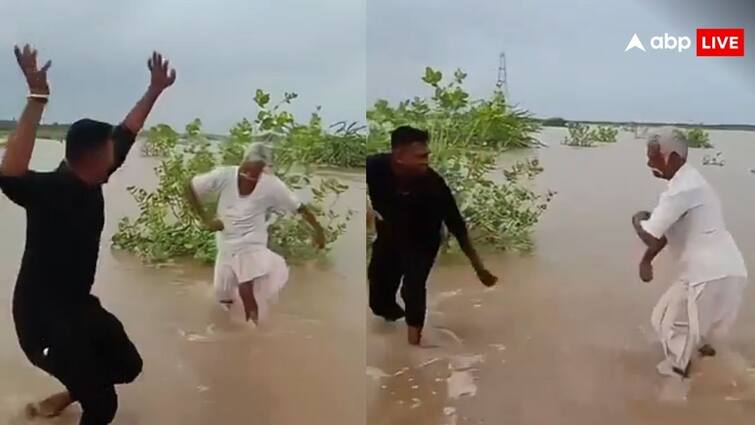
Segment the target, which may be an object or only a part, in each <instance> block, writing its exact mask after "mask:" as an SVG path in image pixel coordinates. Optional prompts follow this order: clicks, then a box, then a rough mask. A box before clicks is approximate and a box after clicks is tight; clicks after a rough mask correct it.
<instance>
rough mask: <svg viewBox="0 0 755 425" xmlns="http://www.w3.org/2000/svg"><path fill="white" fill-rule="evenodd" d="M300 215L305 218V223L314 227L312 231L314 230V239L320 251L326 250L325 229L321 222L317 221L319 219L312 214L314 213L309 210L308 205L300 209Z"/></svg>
mask: <svg viewBox="0 0 755 425" xmlns="http://www.w3.org/2000/svg"><path fill="white" fill-rule="evenodd" d="M299 214H301V215H302V217H304V221H306V222H307V223H309V225H310V226H312V229H314V231H315V235H314V237H315V243H316V244H317V247H318V248H320V249H323V248H325V229H323V228H322V226H321V225H320V222H318V221H317V217H315V215H314V214H312V211H311V210H310V209H309V208H307V206H306V205H302V206H301V207H299Z"/></svg>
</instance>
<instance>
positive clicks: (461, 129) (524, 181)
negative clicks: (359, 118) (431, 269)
mask: <svg viewBox="0 0 755 425" xmlns="http://www.w3.org/2000/svg"><path fill="white" fill-rule="evenodd" d="M465 77H466V74H464V73H462V72H461V71H457V72H456V74H455V75H454V81H453V82H452V83H451V84H447V85H442V84H441V80H442V75H441V74H440V72H438V71H434V70H432V69H430V68H428V69H427V70H426V73H425V77H424V78H423V80H424V81H425V82H426V83H427V84H429V85H431V86H432V87H433V88H434V91H433V96H432V97H431V98H430V99H424V98H419V97H415V98H414V99H412V100H405V101H403V102H400V103H399V104H398V106H396V107H393V106H391V105H390V104H389V103H388V102H387V101H385V100H379V101H377V102H376V103H375V105H374V106H373V107H372V108H370V110H369V111H368V113H367V119H368V124H369V127H370V131H369V136H368V151H369V152H370V153H375V152H380V151H384V150H387V149H389V145H390V143H389V140H390V136H389V135H390V131H391V130H392V129H394V128H395V127H397V126H400V125H412V126H415V127H419V128H423V129H427V130H428V131H429V132H430V149H431V151H432V165H433V168H434V169H435V170H436V171H437V172H438V173H439V174H441V175H442V176H443V177H444V178H445V179H446V181H447V183H448V185H449V186H450V187H451V189H452V191H453V192H454V195H455V197H456V200H457V202H458V204H459V208H460V210H461V212H462V215H463V216H464V217H465V218H466V220H467V223H468V226H469V229H470V235H471V237H472V239H473V240H475V241H476V242H479V243H480V244H482V245H484V246H488V247H491V248H494V249H500V250H504V249H512V250H515V251H520V252H527V251H529V250H531V249H532V247H533V244H532V231H533V230H534V226H535V225H536V224H537V222H538V221H539V218H540V216H541V214H542V213H543V211H544V210H545V209H546V207H547V204H548V202H549V201H550V198H551V196H552V193H548V194H547V195H544V196H543V195H539V194H536V193H535V192H533V191H532V190H531V189H530V188H529V187H528V186H529V183H530V182H531V180H532V179H534V177H535V176H536V175H537V174H539V173H540V172H541V171H542V168H541V167H540V165H539V164H538V162H537V161H536V160H530V161H524V162H520V163H517V164H515V165H514V166H512V167H511V168H510V169H509V170H505V171H504V172H503V175H500V176H498V177H496V176H494V175H493V173H494V172H495V171H496V170H498V167H497V163H496V160H497V158H498V155H499V153H500V151H501V150H502V149H513V148H521V147H528V146H531V145H532V144H533V143H534V141H535V138H534V135H535V133H536V131H537V130H538V129H539V127H538V125H537V124H536V123H535V122H534V120H533V119H532V118H530V116H529V114H528V113H527V112H525V111H514V110H512V109H511V108H510V107H509V106H508V105H507V104H506V103H505V100H504V98H503V95H502V94H501V93H500V92H498V91H497V92H495V93H494V94H493V96H492V98H491V99H490V100H477V101H476V100H470V99H469V94H468V93H467V92H466V91H464V89H463V87H462V82H463V80H464V78H465ZM447 247H452V245H450V244H449V245H447Z"/></svg>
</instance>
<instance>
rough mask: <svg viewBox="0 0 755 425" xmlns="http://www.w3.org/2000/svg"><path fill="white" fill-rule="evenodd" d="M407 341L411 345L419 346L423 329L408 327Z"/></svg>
mask: <svg viewBox="0 0 755 425" xmlns="http://www.w3.org/2000/svg"><path fill="white" fill-rule="evenodd" d="M407 339H408V341H409V345H419V344H420V341H421V340H422V328H418V327H416V326H408V327H407Z"/></svg>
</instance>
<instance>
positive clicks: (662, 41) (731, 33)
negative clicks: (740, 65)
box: [624, 28, 745, 56]
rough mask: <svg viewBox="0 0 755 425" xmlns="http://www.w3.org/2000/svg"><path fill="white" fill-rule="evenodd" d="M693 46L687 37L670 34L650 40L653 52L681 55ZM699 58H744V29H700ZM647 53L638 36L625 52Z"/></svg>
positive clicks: (633, 37)
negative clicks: (671, 51) (637, 51)
mask: <svg viewBox="0 0 755 425" xmlns="http://www.w3.org/2000/svg"><path fill="white" fill-rule="evenodd" d="M691 46H692V40H691V39H690V38H689V37H686V36H673V35H669V34H668V33H665V34H663V35H662V36H655V37H652V38H651V39H650V47H651V48H652V49H653V50H675V51H677V52H679V53H681V52H683V51H686V50H687V49H689V48H690V47H691ZM696 47H697V51H696V54H697V56H744V55H745V30H744V28H698V29H697V44H696ZM635 48H636V49H639V50H642V51H643V52H645V51H647V50H646V49H645V45H644V44H643V43H642V41H641V40H640V37H639V36H638V35H637V34H634V35H633V36H632V39H631V40H630V41H629V44H627V47H626V49H624V51H625V52H626V51H629V50H631V49H635Z"/></svg>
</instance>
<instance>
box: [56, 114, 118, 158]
mask: <svg viewBox="0 0 755 425" xmlns="http://www.w3.org/2000/svg"><path fill="white" fill-rule="evenodd" d="M112 135H113V126H112V125H111V124H108V123H106V122H101V121H95V120H92V119H89V118H85V119H82V120H79V121H76V122H75V123H73V124H72V125H71V128H69V129H68V133H67V134H66V160H68V161H69V162H75V161H78V160H79V159H80V158H81V157H82V156H83V155H84V154H85V153H87V152H91V151H93V150H95V149H98V148H100V147H102V145H104V144H105V143H106V142H107V141H108V139H110V138H111V137H112Z"/></svg>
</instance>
